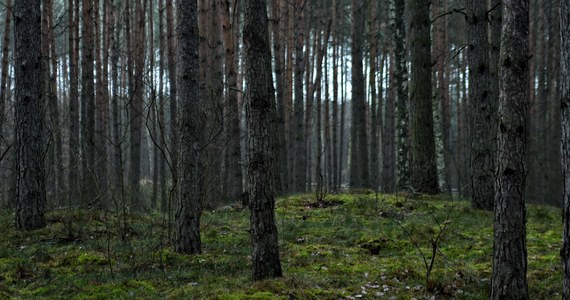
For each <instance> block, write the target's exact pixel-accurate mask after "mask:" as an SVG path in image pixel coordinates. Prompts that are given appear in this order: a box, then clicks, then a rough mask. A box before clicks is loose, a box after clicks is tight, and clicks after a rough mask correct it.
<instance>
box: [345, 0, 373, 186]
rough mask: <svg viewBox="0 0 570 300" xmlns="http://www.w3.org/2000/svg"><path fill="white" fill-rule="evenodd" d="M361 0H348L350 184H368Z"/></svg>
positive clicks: (363, 6) (362, 1)
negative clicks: (349, 43)
mask: <svg viewBox="0 0 570 300" xmlns="http://www.w3.org/2000/svg"><path fill="white" fill-rule="evenodd" d="M365 8H366V4H365V3H364V0H352V16H351V20H352V34H351V36H352V46H351V58H352V78H351V79H352V80H351V85H352V98H351V107H352V124H351V125H352V126H351V143H350V144H351V148H350V188H351V189H359V188H370V186H371V185H370V178H369V170H368V169H369V168H368V136H367V130H366V107H367V104H366V95H365V84H364V70H363V67H362V51H363V50H362V48H363V41H362V34H363V32H364V20H365V18H364V9H365Z"/></svg>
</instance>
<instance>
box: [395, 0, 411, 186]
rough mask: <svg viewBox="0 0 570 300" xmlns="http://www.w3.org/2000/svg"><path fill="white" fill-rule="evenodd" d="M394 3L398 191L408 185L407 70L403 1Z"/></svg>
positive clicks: (396, 0)
mask: <svg viewBox="0 0 570 300" xmlns="http://www.w3.org/2000/svg"><path fill="white" fill-rule="evenodd" d="M394 2H395V14H394V15H395V16H396V20H395V28H394V32H393V34H394V43H395V45H394V50H395V55H394V64H395V66H394V68H395V70H394V72H395V73H394V76H395V77H396V89H397V94H398V100H397V104H396V113H397V115H398V116H397V122H396V123H397V131H398V133H397V135H398V136H397V140H396V142H397V144H398V145H397V151H398V152H397V174H398V175H397V177H398V182H397V187H398V190H402V189H405V188H407V187H408V186H409V184H410V169H409V156H410V155H409V153H410V144H409V143H410V141H409V136H410V134H409V129H408V128H409V117H408V101H409V100H408V83H407V82H408V69H407V66H406V64H407V63H406V61H407V60H406V57H407V55H406V53H407V52H406V26H405V24H404V8H405V0H394Z"/></svg>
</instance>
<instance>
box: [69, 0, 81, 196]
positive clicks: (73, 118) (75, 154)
mask: <svg viewBox="0 0 570 300" xmlns="http://www.w3.org/2000/svg"><path fill="white" fill-rule="evenodd" d="M78 7H79V0H69V52H70V54H69V56H70V57H69V145H79V101H78V98H79V89H78V77H79V64H78V56H79V51H78V47H77V46H76V44H77V43H78V40H79V23H78V22H77V20H78V18H79V16H78V15H76V13H78V11H79V8H78ZM79 167H80V166H79V151H78V147H69V173H68V182H69V190H68V200H67V202H68V205H73V204H78V203H79V198H80V189H79V187H80V183H79V182H80V181H79V172H78V171H79Z"/></svg>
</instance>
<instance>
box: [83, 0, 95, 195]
mask: <svg viewBox="0 0 570 300" xmlns="http://www.w3.org/2000/svg"><path fill="white" fill-rule="evenodd" d="M92 4H93V1H92V0H83V27H82V37H81V40H82V44H83V45H82V46H83V50H82V51H81V53H82V54H83V55H82V58H81V101H82V105H81V146H82V148H81V149H82V166H83V170H82V181H83V182H82V184H81V188H82V192H81V197H82V199H81V200H82V201H83V203H82V204H83V205H91V204H93V202H94V201H95V200H96V195H97V190H96V178H97V175H96V174H95V169H94V167H95V137H94V133H95V87H94V78H93V71H94V70H93V68H94V67H93V61H94V57H93V54H94V36H93V35H94V32H93V29H94V26H95V20H94V19H93V6H92Z"/></svg>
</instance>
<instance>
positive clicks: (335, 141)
mask: <svg viewBox="0 0 570 300" xmlns="http://www.w3.org/2000/svg"><path fill="white" fill-rule="evenodd" d="M337 6H338V4H337V2H336V0H333V5H332V25H331V26H332V34H333V38H332V47H333V57H332V60H333V69H332V72H333V74H332V80H333V82H332V85H333V99H332V144H331V146H332V181H333V192H338V189H339V186H340V176H339V175H340V172H339V151H340V147H341V146H340V145H339V116H338V106H339V105H338V70H337V69H338V56H339V55H338V48H339V46H338V33H337V17H336V14H337V10H338V7H337Z"/></svg>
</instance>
